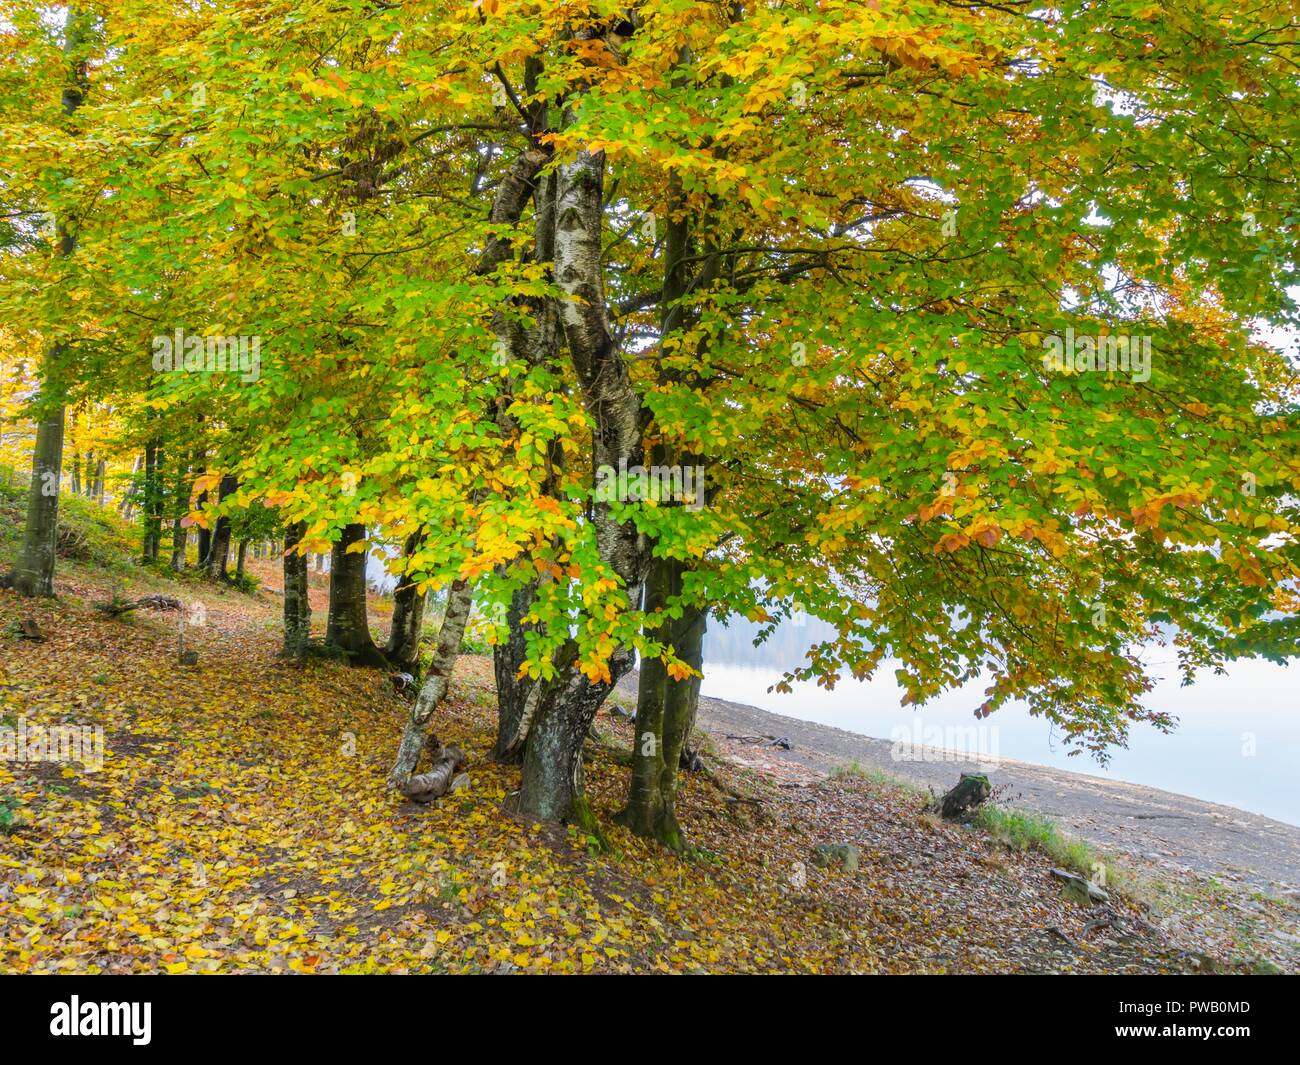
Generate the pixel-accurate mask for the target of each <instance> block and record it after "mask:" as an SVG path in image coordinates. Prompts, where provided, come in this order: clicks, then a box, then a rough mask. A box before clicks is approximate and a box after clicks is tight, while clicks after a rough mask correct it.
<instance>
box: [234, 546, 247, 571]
mask: <svg viewBox="0 0 1300 1065" xmlns="http://www.w3.org/2000/svg"><path fill="white" fill-rule="evenodd" d="M247 557H248V541H247V540H240V541H239V549H238V551H237V552H236V553H235V579H236V580H242V579H243V577H244V561H245V560H246V559H247Z"/></svg>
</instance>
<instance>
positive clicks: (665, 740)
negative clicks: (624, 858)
mask: <svg viewBox="0 0 1300 1065" xmlns="http://www.w3.org/2000/svg"><path fill="white" fill-rule="evenodd" d="M685 573H686V569H685V567H684V565H683V563H682V562H680V561H679V560H677V559H667V558H657V559H655V560H654V561H653V562H652V563H651V565H650V573H649V576H648V577H647V580H646V596H645V608H646V611H647V613H649V612H653V611H665V610H667V609H668V608H669V606H670V604H673V603H674V601H675V600H676V598H677V597H680V596H681V594H682V591H683V577H684V576H685ZM705 624H706V614H705V612H704V611H703V610H701V609H699V608H698V607H689V606H688V607H682V608H681V616H680V617H679V618H672V617H669V616H667V615H666V614H664V615H663V620H662V621H660V623H659V624H658V625H656V626H655V627H654V628H652V629H650V630H649V631H648V633H647V635H649V636H650V637H651V638H652V639H653V640H655V642H656V643H659V644H662V645H664V646H665V647H671V648H672V649H673V651H674V653H675V654H676V655H677V657H678V658H680V659H681V660H682V661H683V662H684V663H685V664H686V665H688V666H690V667H691V668H692V669H694V670H696V671H699V670H700V669H701V668H702V667H703V664H704V630H705ZM699 703H700V678H699V677H688V678H685V679H682V680H674V679H673V678H672V677H671V676H669V674H668V670H667V668H666V667H665V666H664V664H663V662H662V661H661V660H660V659H658V658H647V659H645V660H644V661H642V663H641V674H640V681H639V685H638V689H637V706H636V733H635V735H634V737H633V743H632V784H631V788H630V789H629V793H628V802H627V806H626V807H625V808H624V809H623V810H622V811H621V812H620V813H619V815H618V820H619V821H620V822H621V823H622V824H624V825H626V826H627V827H628V828H630V829H631V830H632V831H633V832H636V833H637V834H638V835H642V836H650V837H653V838H654V839H657V840H659V841H660V842H661V843H663V844H664V845H666V846H668V847H670V848H672V849H673V850H677V851H680V850H684V849H685V846H686V838H685V835H684V833H683V832H682V829H681V826H680V824H679V823H678V821H677V808H676V795H677V770H678V767H679V765H680V763H681V758H682V751H683V750H684V749H685V747H686V743H687V740H688V738H689V737H690V734H691V730H692V729H693V728H694V727H695V714H696V711H697V709H698V708H699Z"/></svg>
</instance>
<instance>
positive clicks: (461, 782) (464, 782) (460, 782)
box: [447, 773, 470, 791]
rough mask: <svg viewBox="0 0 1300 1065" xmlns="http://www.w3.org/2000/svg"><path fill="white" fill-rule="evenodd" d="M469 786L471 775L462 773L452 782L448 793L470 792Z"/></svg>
mask: <svg viewBox="0 0 1300 1065" xmlns="http://www.w3.org/2000/svg"><path fill="white" fill-rule="evenodd" d="M469 785H470V780H469V774H468V773H461V774H460V775H459V776H458V777H456V779H455V780H453V781H452V782H451V787H449V788H448V789H447V790H448V791H469Z"/></svg>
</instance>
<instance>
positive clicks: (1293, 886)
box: [619, 671, 1300, 901]
mask: <svg viewBox="0 0 1300 1065" xmlns="http://www.w3.org/2000/svg"><path fill="white" fill-rule="evenodd" d="M636 683H637V674H636V672H635V671H633V672H632V673H631V674H629V675H628V676H627V677H624V678H623V680H622V682H621V683H620V684H619V689H620V690H621V691H622V692H623V693H624V694H630V695H632V696H635V694H636ZM697 725H698V726H699V727H700V728H701V729H703V730H704V731H705V732H707V733H709V735H710V736H711V738H712V739H713V740H714V742H715V744H716V745H717V746H718V748H719V749H720V750H722V751H723V752H724V753H725V754H727V755H728V756H729V757H734V758H738V759H740V760H742V761H746V760H749V759H751V758H757V759H758V761H759V762H762V761H779V762H784V763H789V764H790V765H791V766H792V767H803V769H804V770H805V771H809V770H810V771H813V772H815V773H817V774H826V773H829V772H830V771H831V770H833V769H834V768H836V767H837V766H843V765H847V764H851V763H853V762H856V763H858V764H859V765H861V766H863V767H864V768H868V769H874V770H876V771H878V772H880V773H882V774H884V775H886V776H891V777H895V778H898V779H899V780H902V781H906V782H908V783H911V784H915V785H919V786H921V787H923V788H924V787H929V788H933V789H934V790H936V791H946V790H947V789H948V788H950V787H951V786H952V785H953V784H955V783H956V782H957V780H958V778H959V777H960V775H961V774H962V773H963V772H979V771H981V769H980V762H981V759H980V757H979V756H978V755H975V756H971V755H968V754H965V753H964V752H959V751H943V753H944V755H945V758H944V760H942V761H924V760H915V759H914V760H907V761H895V760H894V759H893V757H892V750H893V747H894V742H893V741H892V740H882V739H876V738H873V737H870V736H863V735H861V734H859V733H856V732H849V731H847V730H846V729H842V728H837V727H835V726H833V725H822V724H818V723H817V722H813V721H804V720H802V719H800V718H794V717H789V716H787V715H785V714H778V713H775V712H773V711H770V710H763V709H761V708H760V707H756V706H749V705H746V704H744V703H733V702H730V701H728V700H726V699H717V698H712V697H709V696H701V697H700V711H699V718H698V721H697ZM728 735H730V736H741V737H754V736H775V737H778V738H780V737H784V738H786V739H788V740H789V741H790V744H791V750H789V751H784V750H780V749H776V748H772V747H764V746H761V745H759V744H754V743H745V742H740V741H736V740H727V739H726V737H727V736H728ZM931 750H939V751H942V750H943V749H942V748H931ZM996 761H997V767H996V768H995V769H993V770H990V771H989V774H988V775H989V780H990V781H991V782H992V784H993V786H994V788H995V789H999V790H1000V792H1001V794H1002V795H1003V797H1004V801H1006V802H1008V803H1010V804H1011V805H1016V806H1020V807H1023V808H1025V809H1028V810H1032V811H1034V812H1036V813H1039V814H1042V815H1044V816H1047V817H1050V818H1051V819H1052V820H1054V821H1055V822H1057V823H1058V824H1059V825H1060V826H1061V827H1062V828H1063V829H1065V830H1066V831H1068V832H1071V833H1073V834H1074V835H1076V836H1079V837H1080V838H1082V839H1085V840H1087V841H1089V842H1090V843H1095V844H1097V845H1099V846H1100V847H1102V848H1103V849H1106V850H1110V851H1115V852H1120V853H1123V854H1127V855H1129V856H1131V857H1133V858H1134V859H1137V860H1140V861H1145V862H1150V863H1154V864H1156V865H1159V866H1165V867H1168V868H1170V869H1173V870H1177V871H1188V870H1191V871H1194V872H1196V873H1199V874H1201V875H1205V876H1218V877H1221V878H1224V879H1228V880H1238V881H1240V882H1242V883H1244V884H1248V885H1250V886H1252V887H1254V888H1257V889H1259V890H1263V891H1266V892H1268V893H1270V894H1275V895H1279V896H1286V897H1288V898H1290V899H1291V900H1292V901H1295V900H1296V899H1297V898H1300V827H1297V826H1295V825H1289V824H1287V823H1285V822H1283V821H1278V820H1275V819H1274V818H1271V817H1265V816H1264V815H1262V814H1256V813H1251V812H1250V811H1248V810H1240V809H1237V808H1236V807H1233V806H1225V805H1222V804H1220V803H1213V802H1207V801H1206V800H1204V799H1197V798H1194V797H1192V796H1190V795H1179V794H1177V793H1175V792H1169V791H1163V790H1161V789H1159V788H1153V787H1149V786H1147V785H1144V784H1130V783H1128V782H1126V781H1119V780H1112V779H1110V778H1107V777H1097V776H1091V775H1089V774H1086V773H1077V772H1074V771H1072V770H1068V769H1058V768H1056V767H1054V766H1045V765H1038V764H1035V763H1032V762H1020V761H1016V760H1014V759H1010V758H1002V757H998V758H997V759H996Z"/></svg>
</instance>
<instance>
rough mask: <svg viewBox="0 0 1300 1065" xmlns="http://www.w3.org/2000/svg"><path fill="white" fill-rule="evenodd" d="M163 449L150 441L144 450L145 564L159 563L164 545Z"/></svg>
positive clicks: (143, 545)
mask: <svg viewBox="0 0 1300 1065" xmlns="http://www.w3.org/2000/svg"><path fill="white" fill-rule="evenodd" d="M162 461H163V455H162V449H161V448H160V447H159V446H158V444H157V442H156V441H150V442H149V443H148V444H146V445H145V449H144V492H143V493H142V494H143V497H144V498H143V506H142V507H141V510H142V511H143V514H144V537H143V543H142V547H141V553H140V555H141V558H142V559H143V561H145V562H156V561H158V549H159V547H160V546H161V544H162V517H163V491H162Z"/></svg>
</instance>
